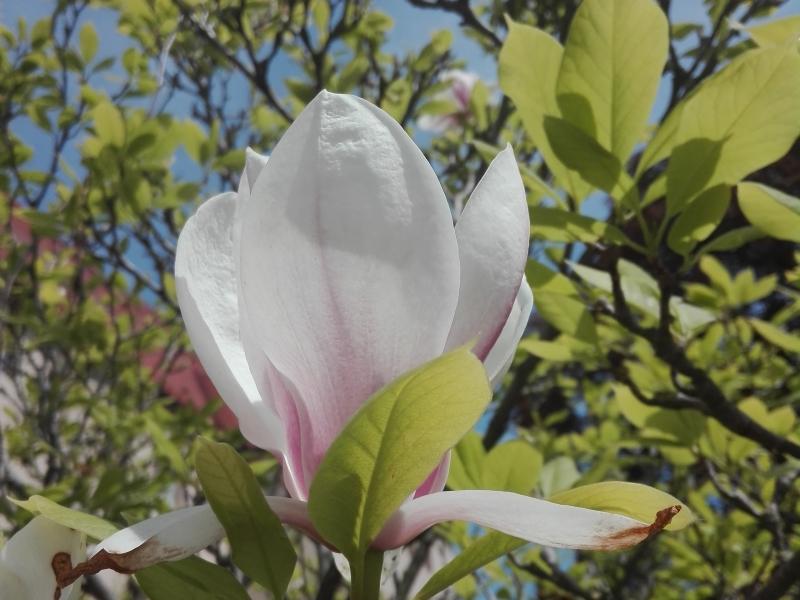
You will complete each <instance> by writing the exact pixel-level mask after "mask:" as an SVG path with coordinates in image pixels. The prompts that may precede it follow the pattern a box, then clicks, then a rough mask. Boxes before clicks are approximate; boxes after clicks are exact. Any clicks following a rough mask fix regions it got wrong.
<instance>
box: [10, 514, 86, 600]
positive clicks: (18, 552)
mask: <svg viewBox="0 0 800 600" xmlns="http://www.w3.org/2000/svg"><path fill="white" fill-rule="evenodd" d="M62 553H63V554H67V555H69V561H70V562H71V564H72V565H76V564H78V563H79V562H81V561H83V559H84V558H85V557H86V542H85V537H84V535H83V534H81V533H79V532H77V531H75V530H74V529H70V528H69V527H64V526H63V525H59V524H58V523H55V522H53V521H51V520H50V519H48V518H47V517H43V516H41V515H40V516H38V517H34V518H33V519H32V520H31V522H30V523H28V524H27V525H25V527H23V528H22V529H20V530H19V531H18V532H17V533H16V534H15V535H13V536H12V537H11V539H9V540H8V542H6V545H5V546H3V548H2V549H0V567H2V571H0V578H2V579H0V581H2V582H3V584H4V585H3V587H2V588H0V591H2V592H3V594H4V595H2V598H3V600H6V598H8V600H11V599H12V598H13V599H14V600H51V599H52V598H54V597H55V593H56V576H55V573H54V572H53V559H54V557H55V556H56V555H57V554H62ZM11 574H13V575H14V576H15V577H12V576H11ZM6 584H7V585H8V587H6ZM76 587H77V588H80V580H79V581H76V582H75V583H74V584H72V585H70V586H69V587H67V588H65V589H64V590H62V591H61V596H60V598H61V600H66V599H68V598H69V597H70V595H71V594H72V592H73V591H74V590H75V588H76ZM14 588H16V590H17V591H18V590H24V593H22V592H20V593H19V595H6V594H9V592H8V591H7V590H11V589H14Z"/></svg>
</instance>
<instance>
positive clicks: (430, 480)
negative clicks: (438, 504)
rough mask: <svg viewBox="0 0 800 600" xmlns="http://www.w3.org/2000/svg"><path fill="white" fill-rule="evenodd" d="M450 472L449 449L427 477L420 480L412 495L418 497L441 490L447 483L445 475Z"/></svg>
mask: <svg viewBox="0 0 800 600" xmlns="http://www.w3.org/2000/svg"><path fill="white" fill-rule="evenodd" d="M449 473H450V451H449V450H448V451H447V453H446V454H445V455H444V458H442V462H440V463H439V465H438V466H437V467H436V468H435V469H434V470H433V471H432V472H431V474H430V475H428V477H427V479H425V481H423V482H422V485H420V486H419V487H418V488H417V490H416V491H415V492H414V497H415V498H419V497H420V496H425V495H427V494H435V493H437V492H441V491H442V490H443V489H444V486H445V484H446V483H447V475H448V474H449Z"/></svg>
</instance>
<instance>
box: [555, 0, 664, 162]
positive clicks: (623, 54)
mask: <svg viewBox="0 0 800 600" xmlns="http://www.w3.org/2000/svg"><path fill="white" fill-rule="evenodd" d="M668 44H669V27H668V24H667V18H666V16H665V15H664V13H663V12H662V11H661V9H660V8H659V7H658V6H657V5H656V4H655V2H652V1H651V0H584V1H583V2H582V3H581V4H580V6H579V7H578V10H577V11H576V12H575V16H574V17H573V19H572V24H571V25H570V28H569V36H568V37H567V42H566V45H565V47H564V59H563V61H562V63H561V70H560V72H559V74H558V83H557V84H556V96H557V99H558V105H559V107H560V108H561V114H562V115H563V117H564V118H565V119H566V120H567V121H569V122H570V123H572V124H573V125H575V126H577V127H578V128H579V129H581V130H582V131H583V133H585V134H586V135H588V136H591V137H593V138H594V139H595V140H597V142H598V143H599V144H600V146H602V147H603V148H605V149H607V150H609V151H610V152H611V154H613V155H614V156H616V157H617V159H618V160H619V161H620V162H624V161H625V160H626V159H627V158H628V155H629V154H630V152H631V150H632V149H633V147H634V145H635V144H636V142H637V141H638V140H639V137H640V136H641V133H642V131H643V129H644V126H645V124H646V123H647V116H648V114H649V113H650V107H651V105H652V103H653V100H654V99H655V95H656V91H657V89H658V84H659V81H660V79H661V71H662V70H663V68H664V63H665V62H666V60H667V48H668Z"/></svg>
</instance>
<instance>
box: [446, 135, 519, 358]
mask: <svg viewBox="0 0 800 600" xmlns="http://www.w3.org/2000/svg"><path fill="white" fill-rule="evenodd" d="M456 237H457V239H458V252H459V260H460V264H461V289H460V291H459V295H458V308H457V309H456V315H455V318H454V320H453V326H452V329H451V330H450V335H449V337H448V340H447V347H448V349H449V348H455V347H457V346H460V345H462V344H465V343H467V342H469V341H471V340H473V339H475V338H476V337H477V343H476V344H475V347H474V352H475V354H477V356H478V358H480V359H484V358H485V357H486V355H487V354H488V353H489V350H491V348H492V346H493V345H494V343H495V341H496V340H497V338H498V336H499V335H500V332H501V331H502V329H503V326H504V325H505V323H506V321H507V319H508V315H509V313H510V312H511V308H512V306H513V305H514V298H515V297H516V296H517V292H518V290H519V286H520V281H521V279H522V274H523V272H524V271H525V262H526V261H527V258H528V240H529V237H530V219H529V217H528V205H527V202H526V200H525V188H524V186H523V185H522V178H521V177H520V174H519V168H518V167H517V161H516V159H515V158H514V152H513V151H512V150H511V146H507V147H506V149H505V150H503V151H502V152H500V153H499V154H498V155H497V156H496V157H495V159H494V160H493V161H492V163H491V164H490V165H489V168H488V169H487V170H486V173H485V174H484V175H483V177H482V178H481V180H480V181H479V182H478V185H477V186H476V187H475V190H474V191H473V192H472V195H471V196H470V199H469V202H467V206H466V208H465V209H464V212H463V213H462V214H461V216H460V217H459V219H458V223H457V224H456Z"/></svg>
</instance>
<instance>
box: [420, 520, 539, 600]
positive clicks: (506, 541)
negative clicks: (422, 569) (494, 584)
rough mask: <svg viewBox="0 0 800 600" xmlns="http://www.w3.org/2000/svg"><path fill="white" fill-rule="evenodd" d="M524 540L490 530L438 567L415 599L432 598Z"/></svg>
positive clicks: (512, 549)
mask: <svg viewBox="0 0 800 600" xmlns="http://www.w3.org/2000/svg"><path fill="white" fill-rule="evenodd" d="M527 543H528V542H526V541H525V540H521V539H519V538H515V537H512V536H510V535H506V534H505V533H500V532H499V531H491V532H489V533H488V534H487V535H485V536H483V537H482V538H480V539H479V540H477V541H476V542H475V543H473V544H471V545H470V546H468V547H467V548H465V549H464V550H463V551H462V552H461V553H460V554H459V555H458V556H457V557H456V558H454V559H453V560H451V561H450V562H449V563H447V564H446V565H445V566H444V567H442V568H441V569H439V570H438V571H437V572H436V573H434V575H433V576H432V577H431V578H430V579H429V580H428V581H427V583H425V585H424V586H423V587H422V589H421V590H420V591H419V592H417V595H416V596H415V597H414V598H415V600H427V599H428V598H433V597H434V596H435V595H436V594H438V593H439V592H442V591H444V590H446V589H447V588H449V587H450V586H451V585H453V584H454V583H456V582H457V581H459V580H460V579H462V578H464V577H467V576H468V575H471V574H472V573H474V572H475V571H477V570H478V569H480V568H481V567H482V566H484V565H487V564H489V563H490V562H493V561H494V560H496V559H498V558H500V557H501V556H504V555H506V554H508V553H509V552H513V551H514V550H516V549H517V548H521V547H522V546H524V545H525V544H527Z"/></svg>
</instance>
